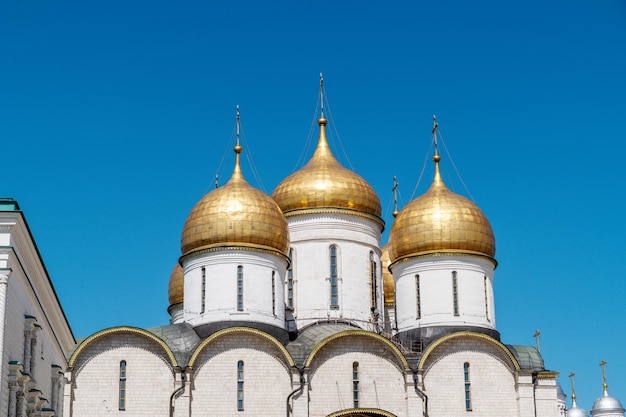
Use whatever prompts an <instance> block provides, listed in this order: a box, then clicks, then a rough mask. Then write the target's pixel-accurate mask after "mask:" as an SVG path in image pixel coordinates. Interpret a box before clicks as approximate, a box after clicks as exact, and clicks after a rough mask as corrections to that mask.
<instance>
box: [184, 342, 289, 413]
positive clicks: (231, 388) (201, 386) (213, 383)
mask: <svg viewBox="0 0 626 417" xmlns="http://www.w3.org/2000/svg"><path fill="white" fill-rule="evenodd" d="M239 361H243V363H244V371H243V380H244V391H243V408H244V409H243V410H242V411H238V410H237V363H238V362H239ZM295 388H296V387H294V388H292V385H291V372H290V369H289V367H288V365H287V364H286V363H285V360H284V357H283V355H282V353H281V352H280V351H279V350H278V348H277V347H276V345H274V344H272V343H271V342H269V341H268V340H266V339H265V338H263V337H260V336H257V335H253V334H238V333H235V334H228V335H224V336H221V337H219V338H217V339H215V340H214V341H212V342H211V343H209V344H208V345H207V346H206V347H205V348H204V350H203V352H202V353H201V354H200V356H198V358H197V361H196V362H195V363H194V373H193V383H192V388H191V394H190V395H191V415H192V416H211V417H227V416H229V417H230V416H235V415H236V416H241V417H245V416H254V417H258V416H264V417H273V416H275V417H283V416H285V415H286V404H287V403H286V401H287V396H288V395H289V393H290V392H291V391H293V389H295Z"/></svg>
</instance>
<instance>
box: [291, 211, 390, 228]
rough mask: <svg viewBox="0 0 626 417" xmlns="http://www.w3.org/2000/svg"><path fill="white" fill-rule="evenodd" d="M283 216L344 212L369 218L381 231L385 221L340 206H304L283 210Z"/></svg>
mask: <svg viewBox="0 0 626 417" xmlns="http://www.w3.org/2000/svg"><path fill="white" fill-rule="evenodd" d="M283 214H284V215H285V217H287V218H289V217H293V216H304V215H307V214H346V215H349V216H358V217H364V218H366V219H369V220H371V221H373V222H375V223H377V224H378V225H379V226H380V229H381V232H382V231H383V230H384V229H385V221H384V220H383V219H381V218H380V217H378V216H374V215H373V214H369V213H364V212H362V211H358V210H350V209H346V208H341V207H315V208H306V209H295V210H288V211H285V212H283Z"/></svg>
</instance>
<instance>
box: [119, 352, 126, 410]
mask: <svg viewBox="0 0 626 417" xmlns="http://www.w3.org/2000/svg"><path fill="white" fill-rule="evenodd" d="M119 391H120V392H119V394H120V395H119V397H120V398H119V400H120V401H119V406H120V407H119V408H120V410H121V411H124V410H126V361H121V362H120V390H119Z"/></svg>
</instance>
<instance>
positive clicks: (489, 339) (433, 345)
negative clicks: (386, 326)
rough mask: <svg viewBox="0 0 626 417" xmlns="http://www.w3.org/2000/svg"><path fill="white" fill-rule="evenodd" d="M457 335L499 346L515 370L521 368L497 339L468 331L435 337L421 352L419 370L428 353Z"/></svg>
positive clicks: (421, 368) (422, 367)
mask: <svg viewBox="0 0 626 417" xmlns="http://www.w3.org/2000/svg"><path fill="white" fill-rule="evenodd" d="M458 337H470V338H476V339H481V340H484V341H486V342H488V343H491V344H492V345H494V346H496V347H497V348H499V349H500V350H501V351H502V352H503V353H504V354H505V355H506V356H507V357H508V358H509V359H510V360H511V363H512V364H513V367H514V368H515V371H519V370H520V369H521V367H520V365H519V363H518V362H517V359H515V356H514V355H513V354H512V353H511V351H510V350H509V349H508V348H507V347H506V346H504V345H503V344H502V343H500V342H499V341H498V340H496V339H494V338H493V337H491V336H489V335H486V334H484V333H478V332H470V331H464V332H455V333H450V334H447V335H445V336H443V337H442V338H440V339H437V340H436V341H435V342H433V343H431V344H430V345H429V346H428V348H426V350H425V351H424V353H423V354H422V357H421V358H420V361H419V363H418V365H417V368H418V369H420V370H423V369H424V365H425V364H426V360H427V359H428V357H429V356H430V354H431V353H432V352H433V350H435V349H436V348H437V347H438V346H439V345H441V344H442V343H445V342H447V341H448V340H451V339H456V338H458Z"/></svg>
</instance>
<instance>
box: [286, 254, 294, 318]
mask: <svg viewBox="0 0 626 417" xmlns="http://www.w3.org/2000/svg"><path fill="white" fill-rule="evenodd" d="M287 307H288V308H290V309H293V249H289V268H288V269H287Z"/></svg>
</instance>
